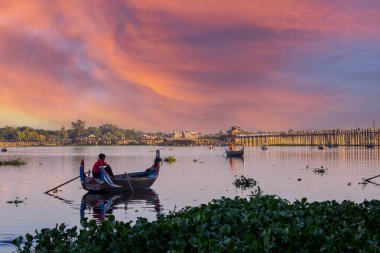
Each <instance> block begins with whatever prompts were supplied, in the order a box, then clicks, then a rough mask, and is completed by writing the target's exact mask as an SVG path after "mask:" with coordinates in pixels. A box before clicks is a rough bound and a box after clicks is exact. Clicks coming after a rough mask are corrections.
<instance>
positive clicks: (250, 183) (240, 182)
mask: <svg viewBox="0 0 380 253" xmlns="http://www.w3.org/2000/svg"><path fill="white" fill-rule="evenodd" d="M233 185H234V186H235V187H236V188H241V189H243V190H244V189H247V188H252V187H254V186H255V185H256V181H255V180H254V179H253V178H246V177H245V176H243V175H241V176H240V178H237V179H235V181H234V182H233Z"/></svg>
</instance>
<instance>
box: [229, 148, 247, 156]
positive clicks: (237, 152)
mask: <svg viewBox="0 0 380 253" xmlns="http://www.w3.org/2000/svg"><path fill="white" fill-rule="evenodd" d="M226 155H227V156H234V157H239V156H243V155H244V147H243V148H242V149H240V150H228V149H227V150H226Z"/></svg>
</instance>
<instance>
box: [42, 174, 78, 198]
mask: <svg viewBox="0 0 380 253" xmlns="http://www.w3.org/2000/svg"><path fill="white" fill-rule="evenodd" d="M77 178H80V176H77V177H74V178H73V179H70V180H69V181H67V182H65V183H63V184H60V185H58V186H57V187H54V188H52V189H50V190H48V191H46V192H45V193H46V194H48V193H49V192H51V191H53V190H55V189H58V188H59V187H61V186H64V185H65V184H68V183H70V182H71V181H74V180H75V179H77Z"/></svg>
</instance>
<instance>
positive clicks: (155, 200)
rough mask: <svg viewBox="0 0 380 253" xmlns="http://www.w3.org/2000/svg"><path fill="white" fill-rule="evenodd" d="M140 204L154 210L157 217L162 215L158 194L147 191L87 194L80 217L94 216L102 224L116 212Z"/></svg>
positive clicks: (83, 198) (150, 190) (82, 203)
mask: <svg viewBox="0 0 380 253" xmlns="http://www.w3.org/2000/svg"><path fill="white" fill-rule="evenodd" d="M139 204H146V205H147V206H148V208H152V209H153V211H154V212H156V214H157V215H156V216H157V217H158V216H159V215H160V214H161V210H162V208H161V204H160V200H159V197H158V194H157V193H156V192H155V191H153V190H152V189H146V190H139V191H135V192H125V193H103V194H99V193H96V194H95V193H86V194H85V195H83V197H82V201H81V207H80V217H81V218H85V217H86V214H88V215H92V219H94V220H96V221H97V223H101V222H102V221H103V220H104V219H106V218H107V216H109V215H112V214H113V211H114V210H116V209H124V210H127V209H131V208H133V206H137V205H139Z"/></svg>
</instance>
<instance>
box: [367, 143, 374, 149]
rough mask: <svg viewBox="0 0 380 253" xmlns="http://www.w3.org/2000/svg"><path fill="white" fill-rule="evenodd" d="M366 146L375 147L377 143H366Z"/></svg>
mask: <svg viewBox="0 0 380 253" xmlns="http://www.w3.org/2000/svg"><path fill="white" fill-rule="evenodd" d="M366 147H367V148H374V147H375V144H373V143H368V144H367V145H366Z"/></svg>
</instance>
